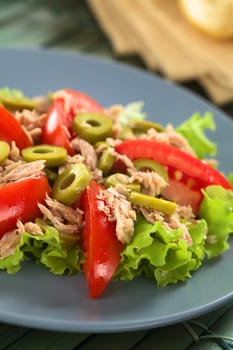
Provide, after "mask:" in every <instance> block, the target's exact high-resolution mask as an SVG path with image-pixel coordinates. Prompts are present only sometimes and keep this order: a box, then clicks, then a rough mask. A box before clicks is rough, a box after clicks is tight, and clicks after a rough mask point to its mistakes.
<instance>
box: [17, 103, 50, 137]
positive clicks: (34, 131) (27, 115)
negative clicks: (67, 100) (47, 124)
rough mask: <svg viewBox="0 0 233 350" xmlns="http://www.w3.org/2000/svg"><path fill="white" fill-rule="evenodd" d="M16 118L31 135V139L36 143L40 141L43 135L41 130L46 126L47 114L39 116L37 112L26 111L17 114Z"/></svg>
mask: <svg viewBox="0 0 233 350" xmlns="http://www.w3.org/2000/svg"><path fill="white" fill-rule="evenodd" d="M15 118H16V119H17V120H18V121H19V123H20V124H21V125H22V126H23V128H24V129H25V130H26V131H27V132H28V133H29V135H30V137H31V138H32V139H33V140H34V141H38V139H39V136H40V135H41V132H42V131H41V128H42V125H43V124H44V121H45V118H46V114H40V115H39V114H38V113H37V112H36V111H35V110H33V111H31V110H28V109H24V110H23V111H22V112H18V111H17V112H16V113H15Z"/></svg>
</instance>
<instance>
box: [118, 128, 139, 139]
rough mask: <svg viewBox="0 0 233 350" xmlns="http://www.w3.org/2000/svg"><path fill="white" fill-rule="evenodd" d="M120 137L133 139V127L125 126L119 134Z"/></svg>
mask: <svg viewBox="0 0 233 350" xmlns="http://www.w3.org/2000/svg"><path fill="white" fill-rule="evenodd" d="M118 137H119V139H121V140H128V139H132V138H134V137H135V135H134V133H133V131H132V129H131V128H130V127H129V126H123V127H122V130H121V131H120V133H119V135H118Z"/></svg>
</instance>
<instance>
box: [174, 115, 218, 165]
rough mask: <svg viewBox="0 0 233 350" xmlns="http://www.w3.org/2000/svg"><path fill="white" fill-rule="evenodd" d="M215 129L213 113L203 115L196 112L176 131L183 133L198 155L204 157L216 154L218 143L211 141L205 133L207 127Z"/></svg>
mask: <svg viewBox="0 0 233 350" xmlns="http://www.w3.org/2000/svg"><path fill="white" fill-rule="evenodd" d="M207 128H208V129H210V130H215V128H216V126H215V122H214V119H213V115H212V114H211V113H210V112H206V113H205V114H204V115H203V116H202V115H201V114H199V113H194V114H193V115H192V116H191V117H190V118H189V119H187V120H186V121H184V122H183V123H182V124H181V125H179V126H178V127H177V128H176V131H177V132H178V133H180V134H181V135H183V136H184V137H185V138H186V139H187V140H188V142H189V144H190V146H191V147H192V149H193V150H194V152H195V154H196V156H197V157H198V158H200V159H203V158H204V157H206V156H208V155H209V156H215V155H216V153H217V144H216V143H214V142H212V141H210V140H209V139H208V137H207V136H206V135H205V129H207Z"/></svg>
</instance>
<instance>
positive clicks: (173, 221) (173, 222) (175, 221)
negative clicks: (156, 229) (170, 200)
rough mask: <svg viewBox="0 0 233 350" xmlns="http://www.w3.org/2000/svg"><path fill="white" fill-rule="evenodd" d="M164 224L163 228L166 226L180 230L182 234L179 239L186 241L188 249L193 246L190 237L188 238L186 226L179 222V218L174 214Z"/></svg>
mask: <svg viewBox="0 0 233 350" xmlns="http://www.w3.org/2000/svg"><path fill="white" fill-rule="evenodd" d="M164 223H165V226H166V225H168V227H169V228H171V229H173V230H177V229H179V228H182V230H183V232H182V235H181V237H180V238H181V239H183V240H185V241H186V243H187V245H188V247H190V246H191V245H192V244H193V240H192V237H191V236H190V234H189V231H188V229H187V227H186V225H185V224H183V223H182V222H181V221H180V218H179V216H178V215H177V214H176V213H175V214H173V215H171V216H170V217H169V218H168V220H167V222H164Z"/></svg>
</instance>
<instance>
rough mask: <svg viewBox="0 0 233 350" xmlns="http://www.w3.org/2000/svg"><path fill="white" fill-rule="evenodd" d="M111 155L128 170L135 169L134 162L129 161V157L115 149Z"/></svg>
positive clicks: (111, 150) (110, 152)
mask: <svg viewBox="0 0 233 350" xmlns="http://www.w3.org/2000/svg"><path fill="white" fill-rule="evenodd" d="M109 154H111V155H112V156H113V157H114V158H115V160H116V161H121V162H122V163H123V164H124V165H125V166H126V168H129V169H130V168H134V165H133V162H132V160H131V159H129V157H127V156H126V155H125V154H120V153H117V152H116V151H115V150H114V149H113V148H111V149H110V150H109Z"/></svg>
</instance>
